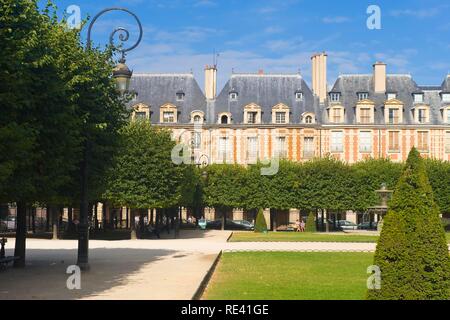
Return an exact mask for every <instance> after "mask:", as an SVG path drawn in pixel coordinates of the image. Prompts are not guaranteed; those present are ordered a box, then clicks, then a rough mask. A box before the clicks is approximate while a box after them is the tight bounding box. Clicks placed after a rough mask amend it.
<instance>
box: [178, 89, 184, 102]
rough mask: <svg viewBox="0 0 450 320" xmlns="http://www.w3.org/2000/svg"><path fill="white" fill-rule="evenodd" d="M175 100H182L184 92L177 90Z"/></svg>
mask: <svg viewBox="0 0 450 320" xmlns="http://www.w3.org/2000/svg"><path fill="white" fill-rule="evenodd" d="M177 101H184V92H183V91H178V92H177Z"/></svg>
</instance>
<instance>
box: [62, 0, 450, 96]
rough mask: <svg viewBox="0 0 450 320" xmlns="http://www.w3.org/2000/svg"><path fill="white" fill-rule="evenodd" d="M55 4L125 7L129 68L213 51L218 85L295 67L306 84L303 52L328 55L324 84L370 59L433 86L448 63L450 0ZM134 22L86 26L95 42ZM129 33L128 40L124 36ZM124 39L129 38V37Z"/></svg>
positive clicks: (158, 66)
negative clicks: (373, 26)
mask: <svg viewBox="0 0 450 320" xmlns="http://www.w3.org/2000/svg"><path fill="white" fill-rule="evenodd" d="M372 4H373V5H378V6H379V7H380V8H381V10H382V18H381V22H382V29H381V30H369V29H368V28H367V27H366V20H367V18H368V16H369V15H368V14H367V13H366V10H367V7H368V6H369V5H372ZM57 5H58V7H59V9H60V12H62V11H63V10H65V8H66V7H68V6H69V5H78V6H79V7H80V8H81V12H82V16H83V17H86V16H87V15H91V16H93V15H95V13H97V12H98V11H100V10H101V9H103V8H105V7H111V6H120V7H126V8H128V9H130V10H132V11H134V12H135V13H136V14H137V15H138V16H139V17H140V19H141V21H142V24H143V26H144V38H143V42H142V43H141V45H140V46H139V48H138V49H136V50H134V51H132V52H130V53H129V56H128V60H127V64H128V65H129V66H130V68H132V69H134V71H135V72H190V71H191V70H192V71H193V72H194V74H195V76H196V78H197V80H198V82H199V84H200V85H201V86H203V68H204V66H205V65H206V64H211V63H212V61H213V50H214V49H215V50H216V51H218V52H220V57H219V60H218V67H219V90H220V89H221V88H222V86H223V85H224V83H225V81H226V80H227V79H228V77H229V76H230V74H231V72H232V70H233V69H234V71H235V72H257V71H258V70H259V69H264V71H265V72H282V73H295V72H298V70H300V71H301V73H302V75H303V76H304V77H305V79H306V80H307V81H308V82H310V78H311V71H310V69H311V68H310V56H311V54H312V53H314V52H317V51H326V52H327V53H328V55H329V62H328V70H329V77H328V82H329V84H330V85H332V84H333V82H334V81H335V79H336V77H337V76H338V75H339V74H342V73H370V72H371V71H372V64H373V63H374V62H375V61H378V60H380V61H383V62H386V63H387V64H388V72H389V73H408V74H412V75H413V76H414V79H415V80H416V81H417V82H418V83H419V84H424V85H431V84H441V83H442V81H443V79H444V77H445V76H446V75H447V73H448V72H449V71H450V19H449V18H448V12H449V11H450V1H448V0H447V1H436V0H409V1H392V0H373V1H365V0H345V1H329V0H284V1H283V0H166V1H163V0H115V1H114V0H109V1H108V0H97V1H92V0H64V1H57ZM116 26H126V27H129V28H130V31H131V32H132V33H136V31H137V28H136V27H135V26H134V25H133V20H132V19H131V18H129V17H128V16H126V15H125V14H120V13H118V14H116V13H111V14H108V15H105V16H104V17H103V18H102V19H101V20H99V21H98V24H97V25H96V26H95V27H94V30H95V32H94V33H93V39H94V41H95V43H97V44H105V43H106V42H107V41H108V35H109V31H110V30H113V28H114V27H116ZM132 40H133V39H132ZM130 41H131V40H130Z"/></svg>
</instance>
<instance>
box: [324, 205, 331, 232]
mask: <svg viewBox="0 0 450 320" xmlns="http://www.w3.org/2000/svg"><path fill="white" fill-rule="evenodd" d="M328 216H329V215H328V210H325V232H327V233H328V232H330V224H329V223H328Z"/></svg>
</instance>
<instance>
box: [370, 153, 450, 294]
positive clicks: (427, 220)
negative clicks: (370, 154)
mask: <svg viewBox="0 0 450 320" xmlns="http://www.w3.org/2000/svg"><path fill="white" fill-rule="evenodd" d="M374 264H375V265H377V266H379V267H380V269H381V280H382V281H381V290H369V292H368V298H369V299H377V300H387V299H394V300H419V299H420V300H423V299H426V300H431V299H449V298H450V296H449V294H450V292H449V290H450V282H449V281H450V260H449V255H448V246H447V242H446V239H445V232H444V230H443V227H442V225H441V222H440V218H439V209H438V207H437V205H436V204H435V201H434V196H433V192H432V188H431V186H430V183H429V180H428V177H427V174H426V170H425V165H424V161H423V159H421V157H420V154H419V152H418V151H417V150H416V149H413V150H412V151H411V153H410V154H409V157H408V160H407V162H406V166H405V168H404V171H403V174H402V176H401V177H400V180H399V182H398V184H397V186H396V188H395V192H394V195H393V198H392V200H391V201H390V208H389V211H388V214H387V216H386V218H385V221H384V226H383V230H382V232H381V236H380V239H379V241H378V245H377V250H376V253H375V262H374Z"/></svg>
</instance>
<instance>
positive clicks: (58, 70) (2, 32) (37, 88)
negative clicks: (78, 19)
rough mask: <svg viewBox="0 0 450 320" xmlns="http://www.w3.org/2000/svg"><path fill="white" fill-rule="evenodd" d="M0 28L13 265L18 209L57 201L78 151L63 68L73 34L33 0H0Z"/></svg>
mask: <svg viewBox="0 0 450 320" xmlns="http://www.w3.org/2000/svg"><path fill="white" fill-rule="evenodd" d="M0 25H1V26H2V28H0V38H1V39H2V41H1V42H0V50H2V52H3V54H2V56H1V58H0V70H1V71H0V103H1V105H2V115H1V117H0V128H1V129H0V145H1V146H2V147H1V149H4V148H5V150H4V151H5V152H2V154H1V155H0V172H1V173H2V174H4V176H3V177H2V178H1V179H2V186H1V187H0V200H1V201H2V202H15V203H17V213H18V214H17V222H18V226H17V232H16V250H15V255H16V256H18V257H20V259H19V260H17V261H16V262H15V266H16V267H22V266H24V265H25V238H26V237H25V236H26V208H27V207H31V206H32V205H33V204H34V203H36V202H38V201H39V202H41V203H54V202H58V201H61V198H60V191H61V190H62V189H63V188H64V186H65V185H67V184H68V183H69V181H70V180H71V178H72V176H73V175H72V173H73V172H74V171H75V170H76V167H77V165H76V162H77V159H78V158H79V154H80V153H79V152H80V151H81V149H80V147H79V146H80V142H81V135H80V129H79V127H80V124H81V123H82V121H81V119H80V118H79V117H77V114H76V104H75V103H74V101H73V95H72V93H71V90H70V84H69V80H70V79H71V78H73V74H71V72H70V68H68V67H69V66H70V64H71V62H72V60H77V59H78V58H79V57H78V56H77V55H76V54H74V51H75V50H76V48H77V43H76V42H75V40H76V39H77V36H76V34H77V32H76V31H70V30H67V28H66V26H65V25H64V24H63V23H61V22H58V20H57V18H56V11H55V9H54V8H53V7H52V4H51V3H50V2H49V3H48V4H47V6H46V7H45V8H44V9H43V11H42V12H41V11H40V10H39V9H38V5H37V1H25V0H19V1H12V0H2V1H1V2H0ZM74 43H75V46H73V44H74Z"/></svg>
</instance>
